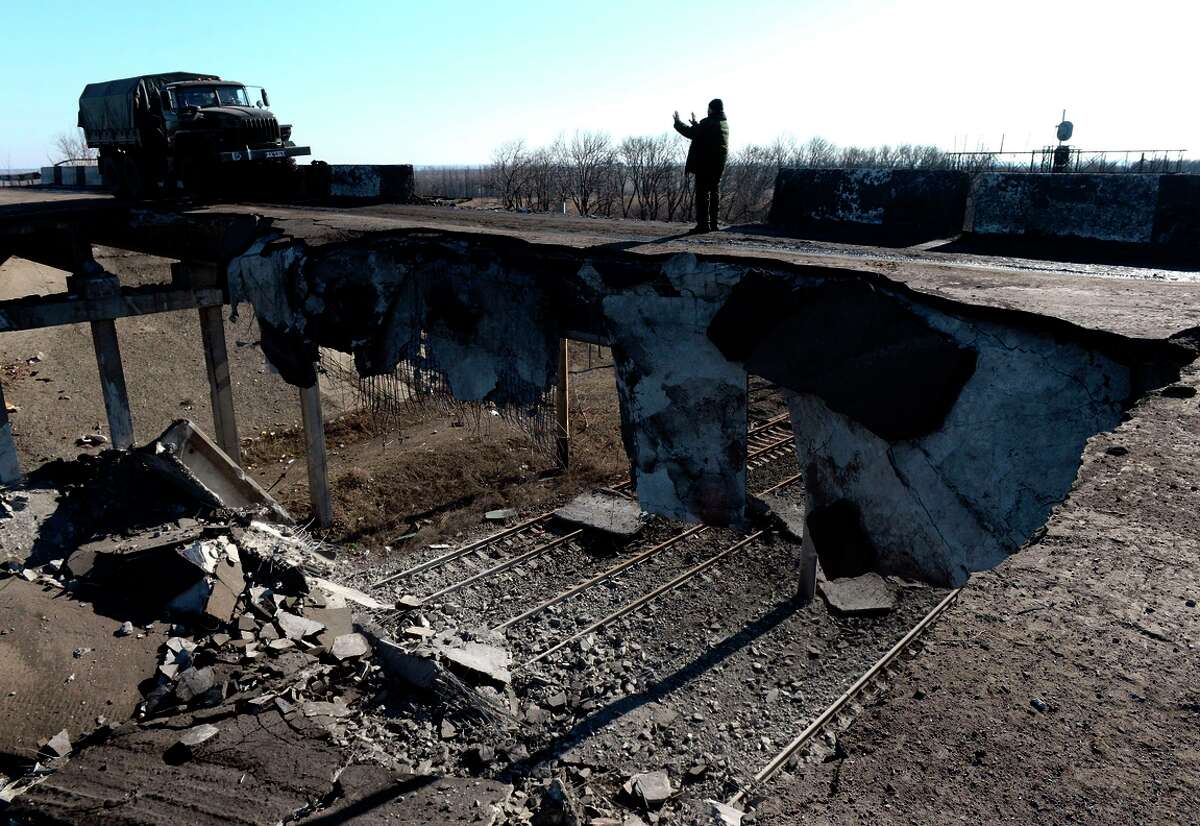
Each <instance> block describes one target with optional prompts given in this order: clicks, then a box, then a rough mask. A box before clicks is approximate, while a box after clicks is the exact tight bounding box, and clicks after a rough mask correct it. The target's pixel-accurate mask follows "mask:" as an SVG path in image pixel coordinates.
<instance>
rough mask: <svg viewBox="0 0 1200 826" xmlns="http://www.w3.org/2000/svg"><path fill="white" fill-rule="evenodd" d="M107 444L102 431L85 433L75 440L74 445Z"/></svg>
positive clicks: (96, 445)
mask: <svg viewBox="0 0 1200 826" xmlns="http://www.w3.org/2000/svg"><path fill="white" fill-rule="evenodd" d="M106 444H108V437H107V436H105V435H104V434H102V433H87V434H85V435H83V436H80V437H79V438H78V439H76V440H75V446H76V447H100V446H101V445H106Z"/></svg>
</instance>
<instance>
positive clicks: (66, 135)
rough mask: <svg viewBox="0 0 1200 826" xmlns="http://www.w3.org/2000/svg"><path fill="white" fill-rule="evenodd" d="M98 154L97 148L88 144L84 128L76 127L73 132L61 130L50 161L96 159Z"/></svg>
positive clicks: (51, 151)
mask: <svg viewBox="0 0 1200 826" xmlns="http://www.w3.org/2000/svg"><path fill="white" fill-rule="evenodd" d="M96 155H97V152H96V150H95V149H92V148H91V147H90V146H88V145H87V138H86V137H85V136H84V132H83V128H82V127H76V129H75V131H73V132H59V133H58V134H57V135H56V136H55V138H54V143H53V144H51V150H50V154H49V156H48V157H49V158H50V163H59V162H60V161H92V160H95V159H96Z"/></svg>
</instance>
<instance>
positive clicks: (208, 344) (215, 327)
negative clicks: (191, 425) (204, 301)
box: [197, 307, 242, 465]
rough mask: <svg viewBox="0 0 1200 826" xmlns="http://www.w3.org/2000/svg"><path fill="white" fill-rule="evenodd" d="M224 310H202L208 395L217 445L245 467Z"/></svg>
mask: <svg viewBox="0 0 1200 826" xmlns="http://www.w3.org/2000/svg"><path fill="white" fill-rule="evenodd" d="M221 311H222V308H221V307H201V308H200V309H199V310H197V312H198V313H199V314H200V337H201V338H202V339H203V341H204V366H205V367H206V368H207V370H208V395H209V398H210V399H211V401H212V414H213V428H214V429H215V430H216V437H217V444H219V445H220V446H221V450H223V451H225V453H226V455H228V456H229V458H230V459H232V460H233V461H234V463H235V464H238V465H240V464H241V463H242V455H241V454H242V449H241V442H239V441H238V432H237V419H236V418H235V417H234V412H233V387H232V385H231V383H230V379H229V352H228V350H227V349H226V347H225V319H224V317H223V316H222V315H221Z"/></svg>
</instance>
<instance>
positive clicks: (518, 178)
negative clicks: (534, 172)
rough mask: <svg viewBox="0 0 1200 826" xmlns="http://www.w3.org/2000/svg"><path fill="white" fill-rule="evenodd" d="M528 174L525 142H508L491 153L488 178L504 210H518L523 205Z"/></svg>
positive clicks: (527, 156)
mask: <svg viewBox="0 0 1200 826" xmlns="http://www.w3.org/2000/svg"><path fill="white" fill-rule="evenodd" d="M528 173H529V155H528V153H527V152H526V151H525V141H523V140H520V139H518V140H514V141H509V142H508V143H504V144H501V145H500V146H499V147H498V148H497V149H496V151H495V152H493V153H492V163H491V165H490V166H489V167H488V178H489V179H490V183H491V186H492V191H493V192H494V193H495V194H496V197H497V198H499V199H500V204H501V206H503V207H504V208H505V209H518V208H521V207H522V206H523V205H524V199H525V197H526V196H525V189H526V187H527V183H528V182H527V180H526V178H527V177H528Z"/></svg>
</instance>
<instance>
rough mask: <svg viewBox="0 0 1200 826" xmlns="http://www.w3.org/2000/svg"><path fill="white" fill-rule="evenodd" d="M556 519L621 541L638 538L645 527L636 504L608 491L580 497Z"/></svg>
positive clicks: (557, 514) (569, 503)
mask: <svg viewBox="0 0 1200 826" xmlns="http://www.w3.org/2000/svg"><path fill="white" fill-rule="evenodd" d="M554 518H555V519H558V520H560V521H562V522H566V523H567V524H568V525H572V526H574V527H577V528H591V529H592V530H596V531H600V532H601V533H607V534H612V535H613V536H619V537H622V538H629V537H632V536H634V535H636V534H637V533H638V532H639V531H640V530H641V529H642V527H643V526H644V525H645V524H646V522H645V518H644V517H643V515H642V508H641V506H640V505H639V504H638V503H637V502H634V501H632V500H630V499H626V498H625V497H624V496H618V495H616V494H615V493H609V492H608V491H596V492H593V493H584V494H580V495H579V496H576V497H575V498H574V499H572V500H571V501H570V502H568V503H567V504H566V505H564V506H563V507H561V508H559V509H558V510H556V511H555V512H554Z"/></svg>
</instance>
